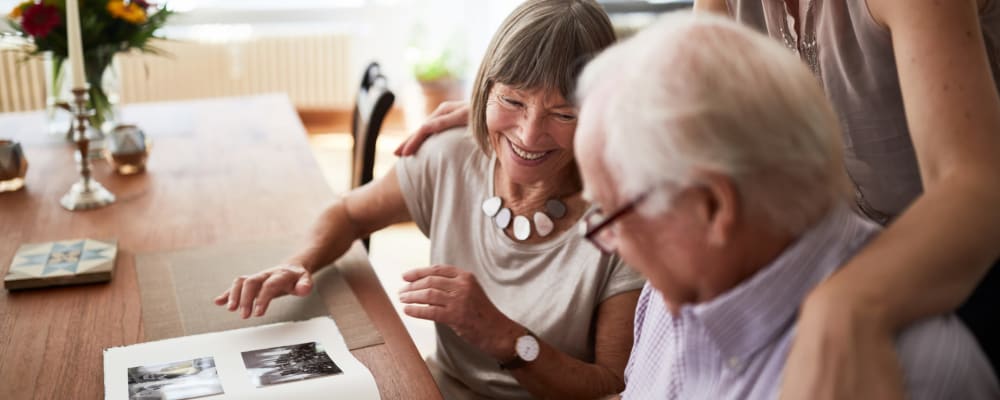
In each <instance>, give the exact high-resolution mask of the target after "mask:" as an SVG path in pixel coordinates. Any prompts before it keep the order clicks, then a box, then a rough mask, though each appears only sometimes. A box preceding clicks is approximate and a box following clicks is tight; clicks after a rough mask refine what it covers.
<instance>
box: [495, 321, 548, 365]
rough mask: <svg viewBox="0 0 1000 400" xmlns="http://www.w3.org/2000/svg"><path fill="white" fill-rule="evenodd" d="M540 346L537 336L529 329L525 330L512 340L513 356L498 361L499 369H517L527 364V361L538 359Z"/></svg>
mask: <svg viewBox="0 0 1000 400" xmlns="http://www.w3.org/2000/svg"><path fill="white" fill-rule="evenodd" d="M540 351H541V346H539V345H538V337H536V336H535V334H534V333H531V331H528V330H525V331H524V334H523V335H521V336H518V337H517V340H515V341H514V358H512V359H510V360H507V361H504V362H502V363H500V369H506V370H511V369H518V368H521V367H524V366H525V365H528V363H530V362H532V361H535V360H536V359H538V353H539V352H540Z"/></svg>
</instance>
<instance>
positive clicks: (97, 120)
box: [43, 53, 121, 140]
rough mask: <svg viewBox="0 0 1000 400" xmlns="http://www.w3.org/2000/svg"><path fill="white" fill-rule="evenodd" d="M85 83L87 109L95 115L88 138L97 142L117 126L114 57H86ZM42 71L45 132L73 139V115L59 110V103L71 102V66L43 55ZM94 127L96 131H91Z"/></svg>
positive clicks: (118, 90) (117, 83)
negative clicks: (86, 86)
mask: <svg viewBox="0 0 1000 400" xmlns="http://www.w3.org/2000/svg"><path fill="white" fill-rule="evenodd" d="M86 58H87V62H86V64H85V68H86V75H87V83H89V84H90V90H89V92H88V94H89V95H90V107H91V109H92V110H94V115H93V116H92V117H90V127H91V129H92V132H91V134H90V136H91V139H100V138H102V137H103V134H105V133H108V132H111V130H112V129H114V128H115V126H116V125H117V124H118V115H119V112H118V104H119V100H120V98H121V96H120V93H121V74H120V73H119V69H120V68H119V66H118V62H117V61H116V60H117V58H116V57H114V55H111V56H108V57H91V55H90V54H87V56H86ZM43 64H44V70H45V116H46V121H47V123H48V131H49V133H50V134H53V135H61V136H65V137H66V139H67V140H73V136H72V132H70V122H71V120H72V115H71V114H70V113H69V111H66V110H65V109H62V108H60V107H59V104H60V103H65V104H69V103H71V102H73V91H72V89H73V84H72V82H70V81H71V80H72V79H71V78H70V72H69V69H70V65H69V63H68V62H66V59H65V58H63V57H60V56H55V55H53V54H52V53H46V54H45V56H44V58H43ZM95 81H96V82H95ZM94 128H97V129H94Z"/></svg>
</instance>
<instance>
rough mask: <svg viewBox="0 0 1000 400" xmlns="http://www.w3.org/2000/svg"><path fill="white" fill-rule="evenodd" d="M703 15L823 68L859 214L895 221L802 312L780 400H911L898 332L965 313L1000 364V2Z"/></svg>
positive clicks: (735, 9) (711, 4)
mask: <svg viewBox="0 0 1000 400" xmlns="http://www.w3.org/2000/svg"><path fill="white" fill-rule="evenodd" d="M695 8H696V9H701V10H712V11H718V12H723V13H728V14H729V15H732V16H733V17H735V18H736V19H737V20H739V21H741V22H744V23H747V24H749V25H751V26H753V27H756V28H758V29H760V30H762V31H764V32H766V33H768V34H770V35H771V37H773V38H775V39H777V40H779V41H781V42H783V43H785V44H786V46H788V47H789V48H790V49H791V50H792V51H796V52H798V54H799V55H800V56H801V58H802V60H803V61H804V62H806V63H807V64H808V65H809V66H810V67H811V68H812V69H813V72H814V73H815V74H816V75H817V76H818V77H819V78H820V80H821V81H822V83H823V86H824V88H825V89H826V91H827V94H828V96H829V97H830V99H831V100H832V101H833V104H834V108H835V109H836V111H837V113H838V114H839V116H840V122H841V124H843V128H844V131H845V138H844V142H845V145H846V147H847V148H846V151H845V155H846V165H847V170H848V173H849V174H850V176H851V178H852V180H853V181H854V183H855V185H856V187H857V204H858V206H859V209H860V210H861V211H862V212H863V213H864V214H866V215H868V216H869V217H870V218H871V219H873V220H875V221H876V222H879V223H881V224H884V225H886V230H885V231H884V232H883V233H882V234H881V235H879V237H878V238H877V239H876V240H874V241H873V242H872V243H871V244H870V245H869V246H868V247H867V248H866V249H865V250H864V251H862V252H861V253H860V254H858V255H857V256H855V257H854V258H853V259H852V260H850V261H849V262H848V263H847V265H846V266H845V267H844V268H843V269H842V270H841V272H839V273H838V274H836V275H834V276H833V277H832V278H831V279H829V280H828V281H826V282H825V283H824V284H822V285H821V286H819V287H818V288H817V289H816V290H814V291H813V292H812V294H811V295H810V296H809V298H808V299H807V301H806V303H805V304H804V305H803V307H802V312H801V314H800V317H799V322H798V333H797V335H796V340H795V343H794V345H793V347H792V352H791V354H790V356H789V360H788V364H787V365H786V368H785V378H784V381H783V384H782V398H787V399H799V398H809V399H826V398H850V399H860V398H878V399H887V398H901V397H902V396H903V393H902V387H903V385H902V383H901V382H900V380H901V375H900V373H899V369H898V365H897V363H896V355H895V351H894V348H893V337H894V334H895V332H898V331H899V330H900V329H901V328H902V327H904V326H906V325H907V324H909V323H910V322H913V321H915V320H917V319H920V318H925V317H928V316H931V315H935V314H940V313H944V312H948V311H952V310H955V309H956V308H958V311H959V315H960V316H961V317H962V319H963V320H964V321H965V322H966V324H967V325H968V326H969V328H970V329H971V330H972V331H973V333H974V334H975V335H976V337H977V339H978V340H979V342H980V345H981V346H982V347H983V349H984V350H985V351H986V353H987V355H988V356H989V357H990V359H991V362H992V363H993V365H994V369H996V366H997V358H998V357H1000V354H998V352H1000V348H998V345H1000V332H998V331H997V327H996V326H998V325H1000V304H998V302H997V298H998V296H1000V284H998V280H1000V279H998V277H997V275H1000V271H997V268H995V267H993V268H992V272H990V271H991V265H993V264H994V262H995V261H996V260H997V259H998V257H1000V98H998V94H997V93H998V86H997V81H996V79H997V78H998V77H1000V67H998V65H1000V64H998V58H1000V49H998V47H997V46H998V45H1000V1H997V0H905V1H903V0H867V1H866V0H696V1H695ZM988 273H989V275H987V274H988ZM984 276H985V279H984ZM977 285H978V288H977ZM974 289H975V292H974ZM973 292H974V293H973ZM970 293H973V294H972V296H971V298H970ZM963 302H965V304H964V305H962V304H963ZM959 305H962V306H961V308H959ZM994 372H996V371H994Z"/></svg>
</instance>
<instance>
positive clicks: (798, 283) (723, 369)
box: [575, 14, 1000, 399]
mask: <svg viewBox="0 0 1000 400" xmlns="http://www.w3.org/2000/svg"><path fill="white" fill-rule="evenodd" d="M731 60H740V62H739V63H732V62H731ZM578 95H579V97H580V100H581V101H582V103H581V104H582V106H581V107H582V108H581V111H580V124H579V127H578V133H577V137H576V141H575V148H576V151H577V154H578V157H577V160H578V161H577V162H578V164H579V167H580V171H581V174H582V177H583V180H584V184H585V193H586V195H588V196H589V198H590V199H591V200H592V201H594V202H595V203H596V206H597V207H596V208H595V209H594V210H593V212H592V213H591V214H589V215H588V216H587V217H586V219H585V221H586V227H587V233H586V236H587V238H588V239H590V240H591V241H592V242H593V243H594V244H595V245H596V246H597V247H599V248H600V249H601V250H602V251H605V252H609V253H610V252H618V253H619V254H620V255H621V256H622V257H623V258H624V260H626V262H628V264H630V265H631V266H633V267H634V268H635V269H636V270H637V271H639V272H640V273H642V274H643V275H645V276H646V277H647V278H648V283H647V284H646V286H645V287H644V289H643V291H642V294H641V297H640V300H639V304H638V306H637V309H636V315H635V328H634V329H635V344H634V347H633V349H632V354H631V358H630V359H629V363H628V367H627V369H626V389H625V392H624V393H622V397H624V398H637V399H774V398H776V397H777V395H778V393H777V392H778V390H779V383H780V380H781V376H782V372H783V370H784V365H785V359H786V356H787V354H788V351H789V346H790V344H791V341H792V338H793V335H794V334H795V316H796V313H797V310H798V306H799V304H800V303H801V302H802V301H803V299H804V298H805V296H806V294H807V293H808V292H809V291H810V289H812V288H813V287H815V286H816V285H817V284H818V283H820V282H821V281H822V280H823V279H825V278H827V277H828V276H829V275H830V274H832V273H834V272H836V270H837V268H838V267H839V266H840V265H842V264H843V263H844V261H845V260H846V259H848V258H849V257H851V256H852V255H853V254H855V253H856V252H858V251H859V250H860V249H861V247H862V246H864V245H865V244H866V242H868V241H869V240H870V239H872V238H873V237H874V236H875V235H877V234H878V232H879V228H878V226H876V225H875V224H873V223H871V222H868V221H867V220H866V219H864V218H862V217H860V216H858V215H857V214H856V213H855V212H854V210H852V209H851V208H850V206H849V204H850V201H849V199H850V196H849V194H850V193H849V191H850V189H849V188H850V185H849V183H848V180H847V178H846V176H845V173H844V165H843V156H842V144H841V143H840V137H841V135H840V132H839V130H838V129H839V128H838V123H837V119H836V117H835V114H834V113H833V111H832V109H831V107H830V105H829V104H828V102H827V100H826V98H825V96H824V94H823V91H822V89H821V88H820V86H819V84H818V83H817V82H816V80H815V77H814V76H813V75H812V74H811V73H810V72H809V70H808V69H807V68H806V67H805V66H804V65H803V64H802V63H801V61H799V60H798V59H797V58H796V57H795V56H794V55H793V54H792V53H791V52H789V51H788V50H787V49H785V48H782V47H781V46H780V45H778V44H776V43H774V42H773V41H772V40H770V39H768V38H766V37H764V36H762V35H759V34H757V33H755V32H753V31H751V30H750V29H749V28H745V27H741V26H739V25H738V24H737V23H735V22H732V21H729V20H726V19H723V18H718V17H711V16H705V15H699V16H696V15H690V14H673V15H670V16H667V17H665V18H663V19H662V20H660V21H659V22H658V23H657V24H655V25H654V26H653V27H651V28H649V29H647V30H645V31H643V32H641V33H640V34H639V35H637V36H636V37H634V38H632V39H630V40H627V41H625V42H623V43H620V44H618V45H616V46H614V47H612V48H610V49H609V50H607V51H605V52H604V53H603V54H602V55H600V56H599V57H598V58H596V59H595V60H594V61H593V62H592V63H590V65H588V66H587V68H586V70H585V71H584V73H583V76H582V77H581V79H580V84H579V88H578ZM886 290H892V288H891V287H887V288H886ZM896 350H897V352H898V353H899V360H900V362H901V364H902V369H903V371H904V375H905V382H904V386H905V387H906V388H907V391H908V394H909V396H910V397H911V398H920V399H923V398H926V399H997V398H1000V389H998V384H997V382H996V379H995V378H994V376H993V373H992V371H991V369H990V366H989V364H988V363H987V361H986V358H985V357H984V355H983V353H982V351H981V350H980V349H979V347H978V346H977V344H976V342H975V341H974V339H973V338H972V336H971V335H970V333H969V332H968V331H967V329H966V328H965V327H964V326H963V325H962V323H961V322H959V320H958V319H956V318H955V317H954V316H952V315H942V316H939V317H936V318H930V319H927V320H924V321H921V322H919V323H916V324H914V325H912V326H911V327H910V328H909V329H907V330H905V331H904V332H903V333H902V334H901V335H900V336H899V337H898V338H897V344H896Z"/></svg>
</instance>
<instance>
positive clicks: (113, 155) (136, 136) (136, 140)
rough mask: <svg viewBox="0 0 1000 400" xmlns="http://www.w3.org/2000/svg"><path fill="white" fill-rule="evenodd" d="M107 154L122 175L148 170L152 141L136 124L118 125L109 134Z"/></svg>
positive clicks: (109, 160)
mask: <svg viewBox="0 0 1000 400" xmlns="http://www.w3.org/2000/svg"><path fill="white" fill-rule="evenodd" d="M106 140H107V149H106V150H105V155H106V157H107V159H108V162H109V163H110V164H111V166H112V167H113V168H114V169H115V172H117V173H119V174H121V175H132V174H138V173H141V172H143V171H145V170H146V159H147V158H148V157H149V148H150V142H149V139H148V138H147V137H146V134H145V133H144V132H143V131H142V130H141V129H139V128H138V127H137V126H135V125H118V126H117V127H115V128H114V129H112V130H111V132H110V133H109V134H108V135H107V138H106Z"/></svg>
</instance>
